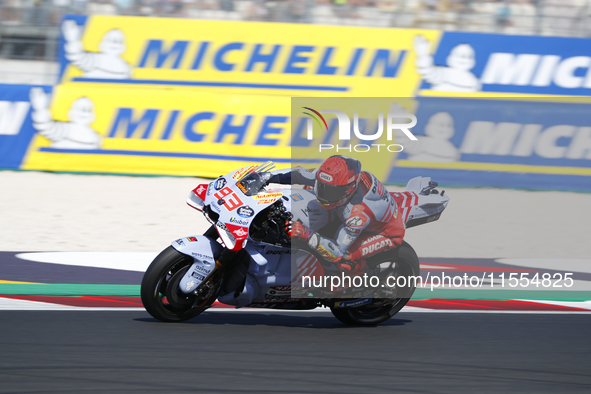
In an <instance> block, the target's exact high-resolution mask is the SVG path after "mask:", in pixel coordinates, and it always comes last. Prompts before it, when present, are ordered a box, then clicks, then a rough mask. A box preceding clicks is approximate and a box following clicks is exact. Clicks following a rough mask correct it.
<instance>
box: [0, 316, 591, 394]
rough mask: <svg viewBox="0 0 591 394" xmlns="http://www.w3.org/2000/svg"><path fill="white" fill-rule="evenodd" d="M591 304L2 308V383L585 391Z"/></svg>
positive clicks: (55, 388)
mask: <svg viewBox="0 0 591 394" xmlns="http://www.w3.org/2000/svg"><path fill="white" fill-rule="evenodd" d="M589 327H591V314H498V313H468V314H464V313H400V314H398V315H396V316H395V317H394V318H393V319H391V320H389V321H388V322H386V323H383V324H381V325H379V326H375V327H348V326H345V325H343V324H341V323H339V322H338V321H337V320H336V319H335V318H334V317H332V315H331V314H330V313H328V312H327V313H325V312H258V311H257V312H240V311H238V312H235V311H215V312H214V311H208V312H205V313H204V314H202V315H201V316H198V317H196V318H195V319H192V320H190V321H188V322H184V323H177V324H170V323H161V322H158V321H156V320H155V319H153V318H151V317H150V316H149V315H148V314H147V313H146V312H144V311H115V312H110V311H96V312H92V311H90V312H83V311H43V312H40V311H34V312H33V311H2V312H0V333H1V334H2V335H1V339H0V354H1V357H0V392H1V393H140V392H141V393H179V392H204V393H356V394H357V393H392V392H406V393H499V392H510V393H516V392H518V393H530V392H531V393H557V392H560V393H563V392H576V393H588V392H591V374H590V373H589V371H591V361H590V360H591V357H590V355H589V352H590V350H591V336H590V335H589V331H588V328H589Z"/></svg>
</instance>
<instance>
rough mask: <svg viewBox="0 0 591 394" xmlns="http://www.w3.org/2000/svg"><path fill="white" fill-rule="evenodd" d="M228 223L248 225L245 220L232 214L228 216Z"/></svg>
mask: <svg viewBox="0 0 591 394" xmlns="http://www.w3.org/2000/svg"><path fill="white" fill-rule="evenodd" d="M230 223H232V224H238V225H240V226H248V221H247V220H242V219H239V218H235V217H233V216H232V217H231V218H230Z"/></svg>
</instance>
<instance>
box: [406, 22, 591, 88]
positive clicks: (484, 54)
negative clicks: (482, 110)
mask: <svg viewBox="0 0 591 394" xmlns="http://www.w3.org/2000/svg"><path fill="white" fill-rule="evenodd" d="M432 47H433V43H432V42H429V41H428V40H426V39H425V38H422V37H420V36H418V37H417V38H416V39H415V44H414V49H415V56H416V61H415V66H416V71H417V72H418V73H419V74H420V75H421V77H422V79H423V82H422V84H421V85H420V88H419V91H420V94H425V93H427V92H428V91H439V92H464V93H473V94H474V96H477V95H478V94H480V95H482V94H484V93H507V94H516V93H521V94H523V93H525V94H535V95H577V96H590V95H591V40H590V39H588V38H562V37H535V36H509V35H501V34H475V33H456V32H450V33H448V32H446V33H444V34H443V36H442V38H441V41H440V42H439V44H438V45H437V47H436V49H435V53H434V54H431V48H432Z"/></svg>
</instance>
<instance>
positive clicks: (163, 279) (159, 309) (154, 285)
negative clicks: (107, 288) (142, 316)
mask: <svg viewBox="0 0 591 394" xmlns="http://www.w3.org/2000/svg"><path fill="white" fill-rule="evenodd" d="M192 264H193V258H192V257H191V256H187V255H184V254H182V253H180V252H178V251H176V250H175V249H174V248H173V247H172V246H169V247H168V248H166V249H164V250H163V251H162V252H161V253H160V254H159V255H158V256H156V258H155V259H154V261H153V262H152V264H150V266H149V267H148V270H147V271H146V273H145V274H144V277H143V279H142V286H141V297H142V304H144V308H146V311H148V313H149V314H150V315H152V316H153V317H155V318H156V319H158V320H161V321H164V322H180V321H184V320H188V319H192V318H194V317H195V316H197V315H198V314H200V313H201V312H203V311H204V310H206V309H207V308H208V307H209V306H210V305H211V304H212V303H213V301H215V298H216V295H217V292H216V291H213V292H209V293H208V294H207V295H206V296H205V297H204V298H203V299H197V296H196V295H194V294H192V293H191V294H184V293H183V292H182V291H181V290H180V288H179V282H180V280H181V279H182V277H183V276H184V275H185V273H186V272H187V270H188V269H189V268H190V267H191V265H192Z"/></svg>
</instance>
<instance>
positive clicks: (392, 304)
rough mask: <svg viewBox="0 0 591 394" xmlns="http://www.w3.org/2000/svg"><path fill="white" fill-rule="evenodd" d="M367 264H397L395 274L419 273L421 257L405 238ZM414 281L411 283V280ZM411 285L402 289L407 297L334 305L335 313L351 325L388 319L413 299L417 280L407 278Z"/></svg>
mask: <svg viewBox="0 0 591 394" xmlns="http://www.w3.org/2000/svg"><path fill="white" fill-rule="evenodd" d="M367 263H368V266H373V267H377V266H380V265H388V264H391V266H392V267H393V268H394V272H393V275H395V276H405V277H407V278H408V277H410V276H415V277H416V276H418V275H420V264H419V258H418V257H417V254H416V253H415V251H414V249H413V248H412V247H411V246H410V245H409V244H408V243H406V242H403V243H402V244H401V245H400V246H398V247H397V248H395V249H393V250H389V251H386V252H383V253H379V254H377V255H375V256H372V257H371V258H369V259H368V260H367ZM411 282H412V284H410V283H411ZM405 283H409V284H410V285H409V286H408V287H406V288H404V289H400V290H402V294H404V298H393V299H374V300H373V301H374V302H373V303H372V304H368V305H364V306H359V307H355V308H331V312H332V314H333V315H334V316H335V317H336V318H337V319H339V320H340V321H341V322H343V323H345V324H349V325H362V326H370V325H376V324H380V323H382V322H385V321H386V320H388V319H389V318H391V317H392V316H394V315H395V314H396V313H398V312H399V311H400V310H401V309H402V308H403V307H404V306H405V305H406V303H407V302H408V300H410V297H411V296H412V294H413V293H414V291H415V289H416V286H415V285H416V282H414V281H411V280H408V281H406V282H405Z"/></svg>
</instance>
